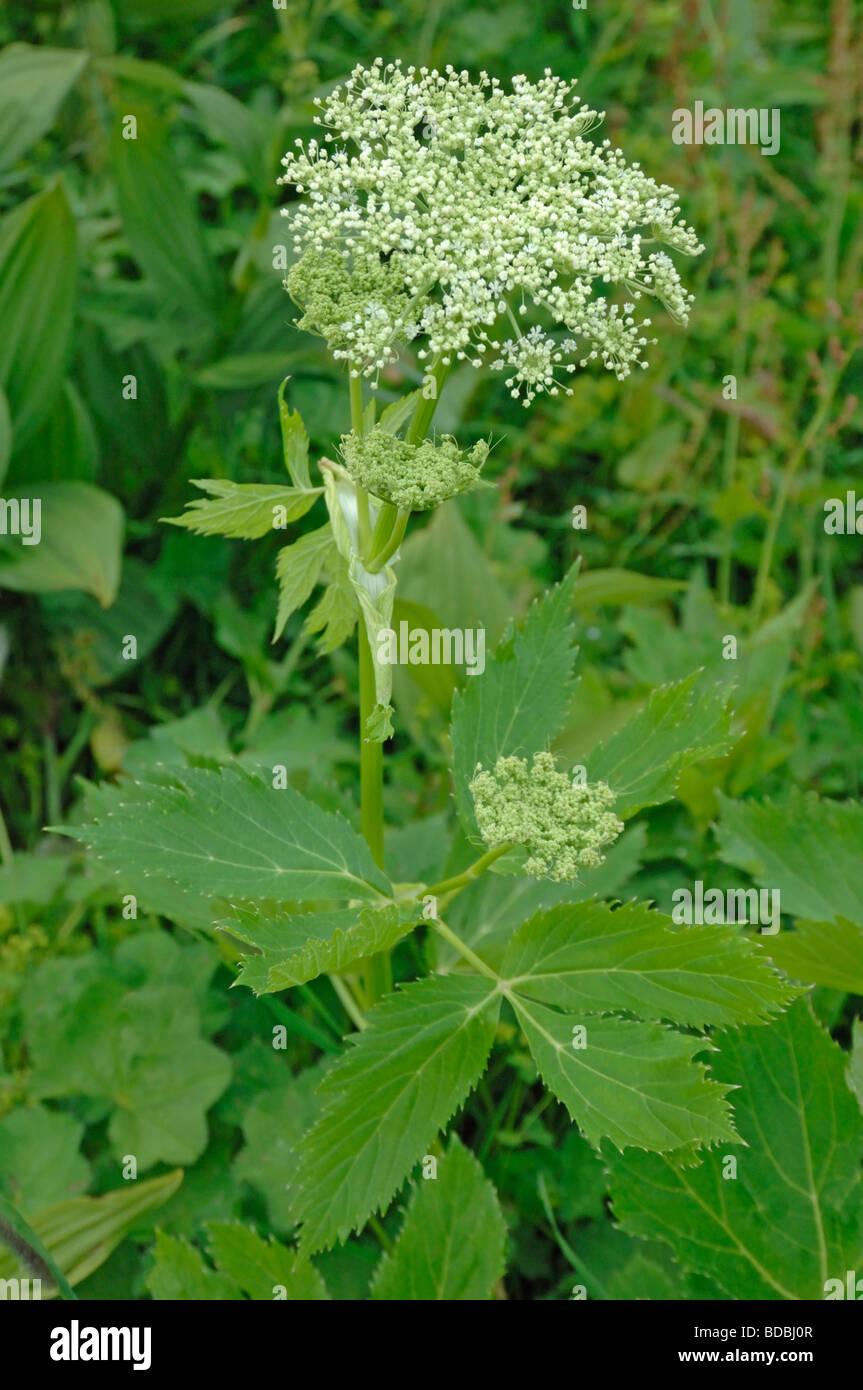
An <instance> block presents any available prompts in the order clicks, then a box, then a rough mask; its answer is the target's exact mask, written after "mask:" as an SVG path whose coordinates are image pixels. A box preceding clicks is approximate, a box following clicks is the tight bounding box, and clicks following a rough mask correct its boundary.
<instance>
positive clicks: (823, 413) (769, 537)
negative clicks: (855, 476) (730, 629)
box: [752, 372, 838, 629]
mask: <svg viewBox="0 0 863 1390" xmlns="http://www.w3.org/2000/svg"><path fill="white" fill-rule="evenodd" d="M837 380H838V374H836V373H835V372H834V373H832V374H831V376H830V378H829V384H826V389H825V392H824V396H823V398H822V401H821V404H820V406H819V407H818V409H817V410H816V412H815V414H814V415H813V416H812V419H811V420H810V421H809V425H808V428H807V429H806V431H805V432H804V435H803V438H802V439H801V440H800V443H799V444H798V446H797V448H796V449H795V450H794V451H793V452H792V454H791V457H790V458H789V460H788V463H787V464H786V465H785V469H784V471H783V474H782V480H781V482H780V484H779V489H778V491H777V493H776V498H775V500H774V503H773V510H772V512H771V513H770V520H769V522H768V524H767V533H766V535H765V537H764V541H763V543H762V546H761V554H760V556H759V558H758V574H757V576H756V579H755V594H754V597H753V600H752V626H753V629H754V628H756V627H757V626H758V623H759V621H760V619H761V614H762V612H763V610H764V604H765V601H766V598H767V585H768V583H769V581H770V571H771V569H772V568H773V550H774V547H775V545H776V537H777V535H778V533H779V527H780V525H781V524H782V517H783V515H784V513H785V504H786V502H787V501H788V496H789V494H790V491H791V483H792V480H793V478H794V475H795V474H796V472H797V469H798V468H799V467H800V464H801V462H802V460H803V459H804V458H805V457H806V454H807V453H808V452H809V450H810V448H811V447H812V442H813V440H814V439H816V438H817V436H818V433H819V431H820V430H821V427H822V426H823V424H824V421H825V420H826V418H827V416H828V414H829V413H830V407H831V405H832V402H833V395H834V392H835V390H836V381H837Z"/></svg>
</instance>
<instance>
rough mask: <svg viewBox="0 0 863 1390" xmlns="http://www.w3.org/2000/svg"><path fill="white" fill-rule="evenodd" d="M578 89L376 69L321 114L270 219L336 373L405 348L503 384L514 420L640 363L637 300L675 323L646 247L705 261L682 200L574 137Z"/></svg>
mask: <svg viewBox="0 0 863 1390" xmlns="http://www.w3.org/2000/svg"><path fill="white" fill-rule="evenodd" d="M575 85H576V84H575V82H566V81H563V80H562V79H561V78H558V77H554V76H553V75H552V74H551V73H550V72H546V74H545V76H544V77H542V78H541V79H540V80H539V81H538V82H529V81H528V80H527V78H526V77H515V78H514V79H513V81H512V89H511V90H510V91H506V90H505V89H504V88H503V87H502V86H501V84H500V83H499V81H498V80H497V79H496V78H489V77H488V76H487V75H486V74H485V73H481V74H480V75H479V78H478V80H477V81H475V82H474V81H471V80H470V78H469V76H468V73H467V72H456V71H455V70H454V69H453V68H451V67H447V68H446V70H445V72H444V73H442V74H441V73H439V72H437V71H435V70H434V69H428V68H420V69H416V68H412V67H410V68H402V66H401V65H400V64H399V63H390V64H388V65H387V66H386V67H385V66H384V65H383V63H382V61H381V60H376V62H375V63H374V64H373V66H372V67H371V68H370V69H364V68H362V67H359V66H358V67H357V68H355V69H354V71H353V73H352V75H351V77H350V78H349V79H348V80H347V81H346V82H345V83H344V85H342V86H340V87H337V88H335V90H334V91H333V92H331V93H330V95H329V96H328V97H327V98H326V99H325V100H323V101H322V102H320V103H319V104H320V106H321V114H320V115H319V116H318V117H317V121H318V124H320V125H321V126H322V127H323V128H324V134H323V140H322V141H321V142H319V141H317V140H312V141H309V143H308V145H307V146H306V147H305V148H304V147H303V145H302V142H301V141H298V142H297V143H298V145H299V146H300V148H299V150H297V151H296V152H291V153H289V154H288V155H286V156H285V159H284V160H283V163H284V165H285V169H286V172H285V175H284V177H283V179H282V180H281V182H283V183H292V184H294V185H295V186H296V187H297V189H298V190H299V191H300V192H301V193H302V194H304V195H305V197H304V200H303V201H302V202H301V203H300V204H299V205H298V206H297V205H293V206H291V207H290V208H284V209H283V212H284V213H285V214H286V215H289V216H290V217H291V218H292V225H293V231H294V249H295V252H296V253H297V255H298V256H299V257H300V261H299V265H298V267H297V268H296V269H295V270H294V271H293V272H292V274H291V276H290V277H289V282H288V283H289V287H290V289H291V293H292V294H294V295H295V297H296V298H297V301H298V303H299V304H300V305H301V307H302V308H303V310H304V313H305V321H306V323H307V326H309V327H312V326H314V327H316V329H317V331H318V332H321V333H322V334H323V335H324V336H325V337H326V338H327V340H328V342H329V343H330V346H331V349H332V351H333V354H334V356H335V357H337V358H340V359H343V360H348V361H350V362H351V363H353V364H354V368H355V370H361V371H363V372H365V373H366V374H367V375H373V374H375V373H376V372H377V371H378V370H380V368H382V367H384V366H385V365H386V364H387V363H388V362H391V361H393V360H394V359H395V357H396V356H397V354H398V351H399V345H400V344H403V343H405V342H413V341H416V342H417V355H418V357H419V358H420V359H424V358H431V359H432V360H433V361H435V362H438V361H443V363H444V364H449V363H452V362H458V361H468V362H470V363H472V364H473V365H474V366H480V365H482V364H483V363H485V364H487V365H489V366H490V367H491V368H492V369H494V370H498V371H503V372H506V373H507V376H506V380H507V383H508V385H509V387H510V390H511V391H512V393H513V395H519V394H522V393H523V394H524V397H525V403H526V404H527V403H528V402H529V401H530V400H532V399H533V397H534V396H535V395H536V393H537V392H538V391H549V392H551V393H556V392H557V391H558V389H559V388H560V384H561V383H560V382H559V380H558V373H560V372H571V371H573V370H574V369H575V367H576V365H581V366H585V365H586V364H587V363H588V362H590V361H591V360H594V359H596V360H598V361H601V362H602V364H603V366H605V367H606V368H608V369H609V370H610V371H614V372H615V373H616V374H617V375H618V377H624V376H626V375H627V374H628V373H629V371H630V370H631V368H632V366H633V365H636V364H638V365H642V366H643V365H646V362H645V357H644V348H645V347H646V346H647V345H648V343H649V342H650V341H653V340H651V339H649V338H648V337H647V336H646V335H645V329H646V328H647V327H649V324H650V319H649V318H641V319H640V320H639V318H638V316H637V312H636V310H637V306H638V301H639V300H640V299H642V298H643V296H645V295H646V296H651V297H655V298H657V299H659V300H660V301H661V302H662V303H663V304H665V305H666V307H667V308H668V310H669V312H670V313H671V315H672V316H673V317H674V318H675V319H676V320H678V321H679V322H681V323H685V322H686V319H687V315H688V312H689V307H690V304H691V299H692V297H691V295H689V294H688V293H687V292H686V291H685V290H684V289H683V287H682V285H681V282H680V278H679V276H678V273H677V270H676V268H675V266H674V264H673V262H672V260H671V258H670V257H669V256H668V255H667V254H666V252H665V251H664V250H662V249H661V247H660V246H659V245H658V243H664V244H665V245H667V246H668V247H670V248H671V249H673V250H676V251H680V252H683V253H685V254H687V255H693V254H696V253H697V252H699V251H700V250H701V249H702V248H701V247H700V246H699V244H698V241H697V238H696V236H695V233H694V232H693V231H692V229H691V228H690V227H688V226H686V224H685V223H683V222H682V221H681V220H680V216H679V210H678V200H677V194H676V193H675V192H674V190H673V189H672V188H670V187H668V186H667V185H664V184H657V183H655V182H654V181H653V179H651V178H649V177H648V176H647V175H646V174H645V173H644V172H643V171H642V169H641V167H640V166H639V165H638V164H637V163H634V164H628V163H627V162H626V160H625V159H624V157H623V155H622V154H621V153H620V151H619V150H616V149H614V148H613V147H612V145H611V144H610V142H609V141H608V140H603V141H601V142H599V143H596V144H595V143H593V141H591V140H589V139H587V138H586V136H587V134H588V132H589V131H591V130H592V129H594V127H595V126H596V125H598V124H599V122H600V120H601V119H602V118H601V115H600V114H598V113H597V112H595V111H592V110H590V109H588V108H587V107H586V106H585V105H584V104H582V103H581V102H580V101H579V99H578V98H577V97H576V95H575ZM616 295H618V296H619V297H620V300H621V302H616V300H615V298H614V297H615V296H616ZM525 314H527V315H532V316H533V318H534V319H535V318H537V317H541V319H542V323H543V326H542V327H540V326H539V324H537V323H534V325H533V327H532V328H529V329H528V331H524V329H523V328H522V325H521V322H520V320H521V319H522V316H523V315H525ZM525 328H527V324H525Z"/></svg>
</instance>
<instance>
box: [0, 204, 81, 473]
mask: <svg viewBox="0 0 863 1390" xmlns="http://www.w3.org/2000/svg"><path fill="white" fill-rule="evenodd" d="M75 244H76V238H75V219H74V217H73V216H72V210H71V208H70V207H69V203H68V200H67V198H66V193H65V191H64V188H63V185H62V183H59V182H58V183H55V184H53V185H52V186H51V187H50V188H48V189H46V190H45V192H44V193H38V194H37V195H36V197H35V198H30V199H28V201H27V202H26V203H22V204H21V205H20V206H19V207H17V208H15V209H14V210H13V211H12V212H9V213H7V214H6V216H5V217H4V218H3V219H2V221H0V323H2V324H3V332H2V334H1V335H0V387H2V388H3V390H4V391H5V393H6V396H7V398H8V402H9V411H10V414H11V417H12V428H13V431H14V448H15V450H16V451H17V450H18V449H20V448H21V445H22V444H23V443H24V442H25V440H26V439H28V438H29V436H30V435H31V434H33V433H34V432H35V430H36V429H37V428H38V426H39V425H40V424H41V423H42V421H43V420H46V419H47V418H48V416H49V415H50V413H51V411H52V409H53V407H54V402H55V400H56V398H57V394H58V392H59V390H60V388H61V386H62V384H63V376H64V372H65V366H66V358H67V356H68V352H69V346H70V342H71V337H72V318H73V312H74V302H75Z"/></svg>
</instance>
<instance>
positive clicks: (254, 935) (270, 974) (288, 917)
mask: <svg viewBox="0 0 863 1390" xmlns="http://www.w3.org/2000/svg"><path fill="white" fill-rule="evenodd" d="M221 925H222V927H223V928H224V930H225V931H228V932H230V933H231V935H232V936H236V937H239V939H240V940H241V941H244V942H246V944H247V945H250V946H253V947H255V948H256V951H257V952H259V953H260V954H256V955H253V956H251V955H250V956H245V957H244V959H243V969H242V971H241V974H240V979H241V980H242V983H243V984H245V985H248V986H249V987H250V988H251V989H253V990H254V991H255V993H256V994H271V993H272V992H273V991H274V990H282V989H290V988H291V987H292V986H293V985H304V984H306V982H307V981H309V980H314V979H316V978H317V977H318V975H332V974H336V975H340V974H347V973H348V972H350V971H352V970H353V969H354V968H355V967H356V966H357V965H358V964H359V963H360V961H363V960H366V959H367V958H368V957H369V956H373V955H376V954H377V953H378V952H379V951H389V950H391V949H392V947H393V946H395V945H396V943H397V942H399V941H400V940H401V939H402V937H403V936H407V934H408V932H410V931H412V930H413V927H414V922H413V921H412V920H411V918H410V917H408V919H407V920H406V921H402V920H400V914H399V909H398V908H397V907H396V906H395V905H390V906H388V907H382V908H365V909H363V910H359V909H357V908H348V909H347V910H346V911H345V912H339V913H336V912H328V913H310V914H309V915H308V916H305V917H299V916H297V913H296V912H295V911H292V910H291V909H290V908H287V907H285V906H284V904H281V903H275V904H273V906H272V908H268V907H267V906H265V905H260V904H249V905H248V906H240V907H237V908H235V909H234V912H233V914H232V916H231V917H230V918H228V919H227V920H226V921H225V922H223V923H222V924H221Z"/></svg>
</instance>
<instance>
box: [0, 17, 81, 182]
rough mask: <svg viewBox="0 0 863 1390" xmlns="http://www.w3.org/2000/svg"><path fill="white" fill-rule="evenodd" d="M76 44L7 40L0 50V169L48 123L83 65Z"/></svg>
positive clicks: (25, 148)
mask: <svg viewBox="0 0 863 1390" xmlns="http://www.w3.org/2000/svg"><path fill="white" fill-rule="evenodd" d="M87 59H88V54H87V53H85V52H81V51H80V50H79V49H75V48H45V47H43V46H42V45H41V44H40V45H39V46H38V47H37V46H36V45H35V44H29V43H10V44H9V45H8V47H7V48H4V49H3V52H2V53H0V169H2V170H6V169H11V168H12V166H13V164H17V162H18V160H19V159H20V158H21V156H22V155H23V154H26V153H27V151H28V150H29V149H30V147H31V146H32V145H35V143H36V141H37V140H38V139H39V137H40V136H42V135H44V134H45V132H46V131H47V130H49V129H50V128H51V126H52V125H53V124H54V121H55V119H56V116H57V112H58V110H59V108H60V105H61V103H62V101H63V99H64V97H66V96H68V94H69V92H70V91H71V90H72V88H73V87H74V85H75V83H76V82H77V81H78V78H79V77H80V76H81V74H82V72H83V71H84V68H85V67H86V65H87Z"/></svg>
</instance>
